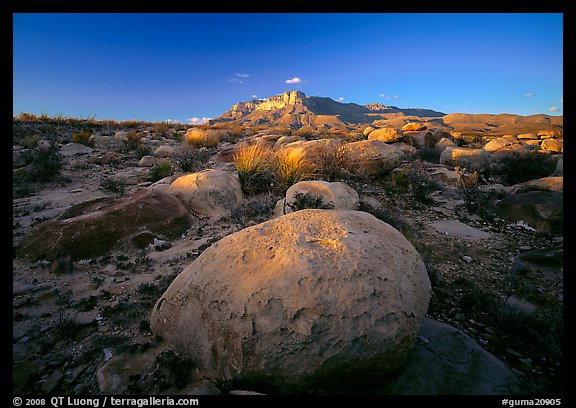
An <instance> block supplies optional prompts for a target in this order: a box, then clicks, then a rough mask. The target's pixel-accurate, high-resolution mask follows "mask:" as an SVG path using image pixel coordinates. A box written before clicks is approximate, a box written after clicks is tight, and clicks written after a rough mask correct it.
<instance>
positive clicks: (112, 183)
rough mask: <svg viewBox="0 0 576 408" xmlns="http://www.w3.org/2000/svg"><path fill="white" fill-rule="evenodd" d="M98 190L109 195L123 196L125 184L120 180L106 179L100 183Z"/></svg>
mask: <svg viewBox="0 0 576 408" xmlns="http://www.w3.org/2000/svg"><path fill="white" fill-rule="evenodd" d="M100 188H102V190H104V191H109V192H111V193H116V194H124V190H125V183H124V182H122V181H120V180H115V179H113V178H111V177H106V178H104V179H103V180H102V182H101V183H100Z"/></svg>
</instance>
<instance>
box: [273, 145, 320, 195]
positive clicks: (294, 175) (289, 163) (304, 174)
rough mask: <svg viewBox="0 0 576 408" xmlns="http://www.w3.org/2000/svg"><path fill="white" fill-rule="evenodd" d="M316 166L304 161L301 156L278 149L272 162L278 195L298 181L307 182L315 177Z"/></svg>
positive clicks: (287, 150)
mask: <svg viewBox="0 0 576 408" xmlns="http://www.w3.org/2000/svg"><path fill="white" fill-rule="evenodd" d="M315 170H316V166H315V165H314V164H312V163H310V162H308V161H306V160H305V158H304V156H303V155H302V154H297V153H296V152H293V151H290V150H289V149H280V150H278V151H277V152H276V155H275V156H274V162H273V173H274V179H275V181H276V185H277V189H278V190H279V192H280V193H285V192H286V190H287V189H288V188H289V187H290V186H292V185H293V184H296V183H298V182H299V181H304V180H308V179H311V178H314V177H315V176H316V171H315Z"/></svg>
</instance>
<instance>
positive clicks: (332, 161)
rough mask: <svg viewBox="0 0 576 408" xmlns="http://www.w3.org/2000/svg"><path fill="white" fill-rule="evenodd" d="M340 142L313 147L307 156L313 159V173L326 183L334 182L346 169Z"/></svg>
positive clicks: (346, 164) (346, 165)
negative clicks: (320, 176) (321, 177)
mask: <svg viewBox="0 0 576 408" xmlns="http://www.w3.org/2000/svg"><path fill="white" fill-rule="evenodd" d="M343 146H344V144H343V143H342V142H336V143H324V144H319V145H317V146H314V148H312V149H311V151H310V153H309V156H310V157H313V158H314V159H313V161H314V163H313V164H314V167H315V173H316V174H319V175H322V176H323V178H325V179H326V180H327V181H336V180H337V179H338V178H340V177H341V176H342V171H343V169H346V168H347V167H348V163H347V160H346V150H345V149H344V147H343Z"/></svg>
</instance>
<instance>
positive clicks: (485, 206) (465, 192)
mask: <svg viewBox="0 0 576 408" xmlns="http://www.w3.org/2000/svg"><path fill="white" fill-rule="evenodd" d="M454 170H455V171H456V173H458V177H459V179H458V193H459V194H460V196H461V197H462V199H463V200H464V208H466V210H467V211H468V212H470V213H472V214H474V213H475V214H478V215H479V216H480V217H482V218H485V219H490V220H491V219H494V217H495V216H496V214H495V212H494V209H493V208H492V207H491V205H490V196H491V194H490V193H489V192H484V191H482V190H480V188H479V187H478V185H479V180H480V175H479V174H478V172H477V171H474V172H468V171H467V170H466V169H465V168H462V167H458V166H456V167H455V168H454Z"/></svg>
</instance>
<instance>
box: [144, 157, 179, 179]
mask: <svg viewBox="0 0 576 408" xmlns="http://www.w3.org/2000/svg"><path fill="white" fill-rule="evenodd" d="M172 174H174V171H173V170H172V164H171V163H170V161H169V160H161V161H160V162H158V164H156V165H155V166H154V167H152V168H151V169H150V181H152V182H153V183H155V182H156V181H158V180H162V179H163V178H165V177H168V176H171V175H172Z"/></svg>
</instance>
